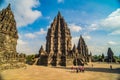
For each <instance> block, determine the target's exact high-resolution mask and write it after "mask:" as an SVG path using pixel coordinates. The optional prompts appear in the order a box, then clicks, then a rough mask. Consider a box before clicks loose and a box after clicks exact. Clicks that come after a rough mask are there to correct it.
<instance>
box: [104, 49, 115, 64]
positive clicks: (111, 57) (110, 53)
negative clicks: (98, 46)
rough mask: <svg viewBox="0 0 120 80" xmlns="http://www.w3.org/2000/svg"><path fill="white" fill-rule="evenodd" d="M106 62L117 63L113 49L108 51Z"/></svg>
mask: <svg viewBox="0 0 120 80" xmlns="http://www.w3.org/2000/svg"><path fill="white" fill-rule="evenodd" d="M105 61H106V62H116V59H115V58H114V53H113V51H112V49H111V48H110V47H109V48H108V51H107V58H106V59H105Z"/></svg>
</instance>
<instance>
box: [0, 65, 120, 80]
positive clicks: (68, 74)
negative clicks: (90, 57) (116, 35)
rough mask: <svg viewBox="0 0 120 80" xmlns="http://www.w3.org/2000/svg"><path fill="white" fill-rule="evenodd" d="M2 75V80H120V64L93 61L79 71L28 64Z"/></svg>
mask: <svg viewBox="0 0 120 80" xmlns="http://www.w3.org/2000/svg"><path fill="white" fill-rule="evenodd" d="M92 64H93V67H92ZM110 65H112V68H113V69H112V70H111V69H110ZM0 77H1V79H0V80H120V64H107V63H91V64H89V65H85V72H78V73H76V70H71V66H67V67H66V68H65V67H59V66H58V67H50V66H49V67H44V66H36V65H32V66H30V65H27V68H20V69H11V70H5V71H2V72H1V76H0Z"/></svg>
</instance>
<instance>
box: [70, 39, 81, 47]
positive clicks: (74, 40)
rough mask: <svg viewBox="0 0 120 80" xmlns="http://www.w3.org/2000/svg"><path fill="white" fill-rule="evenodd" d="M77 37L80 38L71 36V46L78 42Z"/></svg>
mask: <svg viewBox="0 0 120 80" xmlns="http://www.w3.org/2000/svg"><path fill="white" fill-rule="evenodd" d="M79 38H80V37H73V38H72V46H73V45H74V44H75V45H76V46H77V43H78V41H79Z"/></svg>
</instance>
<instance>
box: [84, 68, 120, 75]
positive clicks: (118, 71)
mask: <svg viewBox="0 0 120 80" xmlns="http://www.w3.org/2000/svg"><path fill="white" fill-rule="evenodd" d="M85 71H94V72H104V73H115V74H120V68H114V69H109V68H85Z"/></svg>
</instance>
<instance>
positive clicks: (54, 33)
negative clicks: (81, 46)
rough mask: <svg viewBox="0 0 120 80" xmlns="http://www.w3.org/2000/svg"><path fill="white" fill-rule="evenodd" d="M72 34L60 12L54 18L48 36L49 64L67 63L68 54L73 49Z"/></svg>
mask: <svg viewBox="0 0 120 80" xmlns="http://www.w3.org/2000/svg"><path fill="white" fill-rule="evenodd" d="M71 46H72V45H71V34H70V29H69V28H68V26H67V23H66V22H65V20H64V18H63V17H62V16H61V14H60V12H58V15H57V16H56V17H55V18H54V21H53V22H52V24H51V27H50V28H49V29H48V33H47V37H46V52H47V53H48V54H49V58H48V63H49V64H56V65H58V64H60V65H63V66H65V65H66V55H68V53H69V51H70V50H71Z"/></svg>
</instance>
